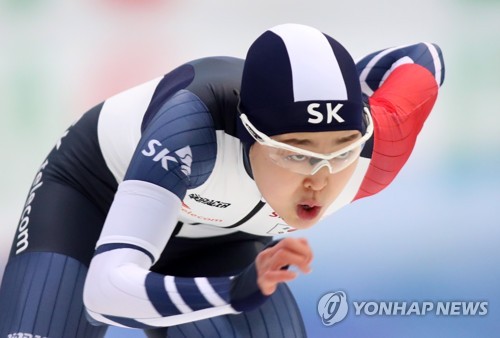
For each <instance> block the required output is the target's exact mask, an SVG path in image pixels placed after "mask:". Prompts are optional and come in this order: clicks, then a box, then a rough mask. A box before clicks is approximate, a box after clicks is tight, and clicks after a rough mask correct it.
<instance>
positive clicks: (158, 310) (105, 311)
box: [84, 180, 241, 328]
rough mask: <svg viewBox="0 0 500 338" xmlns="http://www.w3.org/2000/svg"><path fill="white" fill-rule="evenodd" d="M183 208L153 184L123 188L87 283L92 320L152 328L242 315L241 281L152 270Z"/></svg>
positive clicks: (130, 184)
mask: <svg viewBox="0 0 500 338" xmlns="http://www.w3.org/2000/svg"><path fill="white" fill-rule="evenodd" d="M180 203H181V201H180V199H179V198H178V196H176V195H175V194H174V193H172V192H170V191H168V190H166V189H163V188H161V187H159V186H157V185H155V184H152V183H148V182H144V181H134V180H128V181H124V182H122V183H121V184H120V186H119V188H118V192H117V194H116V197H115V200H114V202H113V205H112V206H111V209H110V211H109V214H108V218H107V220H106V224H105V227H104V228H103V231H102V233H101V236H100V238H99V241H98V242H97V249H96V252H95V255H94V257H93V259H92V261H91V264H90V267H89V271H88V274H87V278H86V282H85V287H84V303H85V306H86V309H87V312H88V314H89V315H90V317H91V318H92V319H94V320H95V321H97V322H100V323H105V324H110V325H116V326H124V327H134V328H147V327H162V326H171V325H176V324H180V323H185V322H191V321H196V320H200V319H204V318H208V317H213V316H218V315H222V314H229V313H238V311H237V310H235V309H234V308H233V306H231V302H230V300H231V291H232V289H233V288H234V284H235V280H240V279H241V276H238V277H236V278H232V277H231V276H227V277H218V278H208V277H197V278H181V277H176V276H164V275H160V274H157V273H154V272H151V271H150V270H149V269H150V268H151V266H152V265H153V264H154V262H155V261H156V260H157V259H158V258H159V257H160V255H161V252H162V250H163V248H164V246H165V245H166V243H167V241H168V239H169V238H170V236H171V234H172V231H173V229H174V227H175V224H176V220H177V217H178V213H179V209H180ZM132 206H133V207H132ZM138 225H140V226H138Z"/></svg>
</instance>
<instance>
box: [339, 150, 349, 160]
mask: <svg viewBox="0 0 500 338" xmlns="http://www.w3.org/2000/svg"><path fill="white" fill-rule="evenodd" d="M351 153H352V151H346V152H345V153H343V154H340V155H338V156H336V157H335V158H338V159H339V160H345V159H346V158H348V157H349V156H351Z"/></svg>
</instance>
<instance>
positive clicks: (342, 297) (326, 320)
mask: <svg viewBox="0 0 500 338" xmlns="http://www.w3.org/2000/svg"><path fill="white" fill-rule="evenodd" d="M347 310H348V307H347V296H346V294H345V293H344V292H343V291H337V292H330V293H327V294H325V295H324V296H323V297H321V299H320V300H319V302H318V314H319V316H320V317H321V322H322V323H323V325H325V326H331V325H333V324H335V323H338V322H340V321H341V320H343V319H344V318H345V317H346V316H347Z"/></svg>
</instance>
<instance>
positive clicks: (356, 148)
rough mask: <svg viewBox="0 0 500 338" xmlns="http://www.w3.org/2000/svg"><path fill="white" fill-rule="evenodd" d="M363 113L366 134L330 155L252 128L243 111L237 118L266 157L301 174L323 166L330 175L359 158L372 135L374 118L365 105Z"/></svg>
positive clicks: (314, 171)
mask: <svg viewBox="0 0 500 338" xmlns="http://www.w3.org/2000/svg"><path fill="white" fill-rule="evenodd" d="M364 113H365V116H366V118H365V121H366V123H367V126H366V132H365V134H364V135H363V136H362V137H361V138H359V139H357V140H356V141H354V142H353V143H351V144H349V145H347V146H346V147H344V148H342V149H339V150H337V151H335V152H333V153H330V154H320V153H316V152H313V151H309V150H306V149H302V148H298V147H294V146H292V145H289V144H287V143H283V142H279V141H276V140H273V139H272V138H270V137H269V136H267V135H266V134H264V133H262V132H260V131H259V130H258V129H257V128H255V126H254V125H253V124H252V123H251V122H250V121H249V120H248V117H247V116H246V114H244V113H242V112H241V111H240V119H241V121H242V122H243V125H244V126H245V128H246V130H247V131H248V132H249V133H250V135H252V137H253V138H254V139H255V141H257V142H259V143H260V144H262V145H264V146H265V148H264V150H265V152H266V154H267V155H268V157H269V158H270V159H271V160H272V161H273V162H274V163H275V164H277V165H279V166H280V167H282V168H285V169H288V170H290V171H293V172H295V173H299V174H302V175H314V174H316V173H317V172H318V171H319V170H320V169H321V168H323V167H326V168H328V171H329V172H330V174H335V173H338V172H340V171H342V170H344V169H345V168H347V167H348V166H349V165H350V164H352V163H353V162H354V161H356V160H357V159H358V158H359V156H360V154H361V150H362V149H363V146H364V145H365V143H366V141H368V139H369V138H370V137H371V136H372V134H373V120H372V117H371V114H370V111H369V109H368V108H367V107H365V108H364Z"/></svg>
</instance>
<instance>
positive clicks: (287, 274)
mask: <svg viewBox="0 0 500 338" xmlns="http://www.w3.org/2000/svg"><path fill="white" fill-rule="evenodd" d="M312 258H313V254H312V250H311V247H310V246H309V244H308V243H307V240H306V239H305V238H293V237H290V238H285V239H283V240H281V241H280V242H279V243H278V244H276V245H275V246H273V247H270V248H267V249H265V250H263V251H262V252H260V253H259V254H258V255H257V258H255V267H256V269H257V285H258V286H259V288H260V290H261V292H262V293H263V294H264V295H266V296H269V295H271V294H273V292H274V291H276V288H277V286H278V283H282V282H288V281H291V280H293V279H294V278H295V277H297V273H296V272H293V271H290V270H286V269H282V268H283V267H286V266H296V267H297V268H298V269H299V270H300V271H302V272H303V273H309V272H311V267H310V264H311V261H312Z"/></svg>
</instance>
